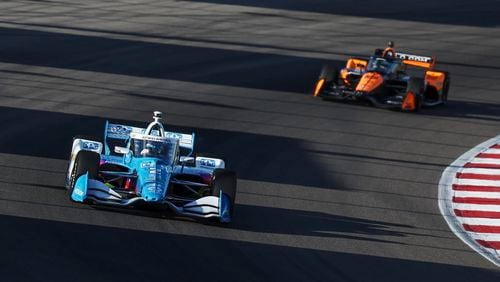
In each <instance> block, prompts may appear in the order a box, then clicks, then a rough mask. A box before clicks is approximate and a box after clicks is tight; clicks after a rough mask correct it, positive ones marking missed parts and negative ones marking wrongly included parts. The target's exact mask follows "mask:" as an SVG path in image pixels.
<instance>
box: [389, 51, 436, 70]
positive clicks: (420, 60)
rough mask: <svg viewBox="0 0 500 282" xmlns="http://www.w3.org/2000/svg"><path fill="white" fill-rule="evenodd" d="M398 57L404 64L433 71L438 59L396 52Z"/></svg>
mask: <svg viewBox="0 0 500 282" xmlns="http://www.w3.org/2000/svg"><path fill="white" fill-rule="evenodd" d="M396 57H397V58H399V59H401V60H403V64H406V65H409V66H414V67H419V68H426V69H433V68H434V65H435V64H436V57H426V56H419V55H413V54H406V53H399V52H396Z"/></svg>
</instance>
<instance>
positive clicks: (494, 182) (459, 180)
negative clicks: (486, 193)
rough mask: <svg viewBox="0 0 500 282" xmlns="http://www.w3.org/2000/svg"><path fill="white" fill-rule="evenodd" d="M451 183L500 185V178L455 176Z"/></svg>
mask: <svg viewBox="0 0 500 282" xmlns="http://www.w3.org/2000/svg"><path fill="white" fill-rule="evenodd" d="M452 184H459V185H474V186H495V187H500V180H483V179H468V178H455V179H454V180H453V183H452Z"/></svg>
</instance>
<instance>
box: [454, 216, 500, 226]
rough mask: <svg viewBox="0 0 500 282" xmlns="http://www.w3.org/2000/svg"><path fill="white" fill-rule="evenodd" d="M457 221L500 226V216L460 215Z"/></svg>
mask: <svg viewBox="0 0 500 282" xmlns="http://www.w3.org/2000/svg"><path fill="white" fill-rule="evenodd" d="M459 221H460V222H461V223H462V224H468V225H487V226H500V218H476V217H461V218H459Z"/></svg>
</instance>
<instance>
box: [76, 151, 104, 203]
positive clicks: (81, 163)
mask: <svg viewBox="0 0 500 282" xmlns="http://www.w3.org/2000/svg"><path fill="white" fill-rule="evenodd" d="M100 160H101V157H100V156H99V154H98V153H95V152H91V151H80V152H78V154H77V155H76V159H75V164H74V166H73V169H72V170H71V176H70V182H69V197H70V199H71V194H72V193H73V189H74V188H75V183H76V180H77V179H78V177H80V176H81V175H83V174H85V173H87V172H88V174H89V175H88V176H89V179H96V178H97V173H98V171H99V162H100Z"/></svg>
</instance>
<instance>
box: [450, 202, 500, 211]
mask: <svg viewBox="0 0 500 282" xmlns="http://www.w3.org/2000/svg"><path fill="white" fill-rule="evenodd" d="M453 208H454V209H457V210H464V211H492V212H500V205H476V204H462V203H453Z"/></svg>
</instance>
